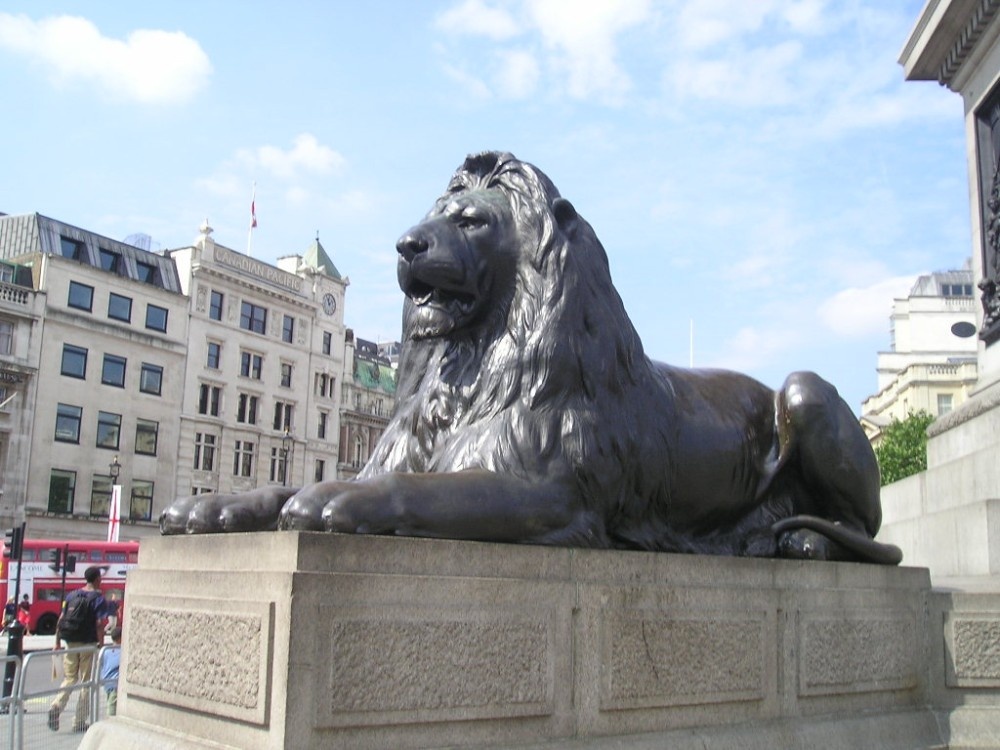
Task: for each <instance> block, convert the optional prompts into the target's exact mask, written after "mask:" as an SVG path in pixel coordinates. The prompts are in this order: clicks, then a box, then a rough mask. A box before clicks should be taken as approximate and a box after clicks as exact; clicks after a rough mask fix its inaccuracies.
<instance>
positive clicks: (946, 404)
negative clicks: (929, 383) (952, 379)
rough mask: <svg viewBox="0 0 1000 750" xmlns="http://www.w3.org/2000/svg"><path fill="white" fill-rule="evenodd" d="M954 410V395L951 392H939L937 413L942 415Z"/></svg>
mask: <svg viewBox="0 0 1000 750" xmlns="http://www.w3.org/2000/svg"><path fill="white" fill-rule="evenodd" d="M951 410H952V395H951V394H950V393H939V394H938V395H937V413H938V416H939V417H940V416H941V415H942V414H947V413H948V412H950V411H951Z"/></svg>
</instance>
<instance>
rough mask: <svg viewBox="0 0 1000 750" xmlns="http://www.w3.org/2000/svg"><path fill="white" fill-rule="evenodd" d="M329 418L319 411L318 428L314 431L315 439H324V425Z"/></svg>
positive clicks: (326, 414)
mask: <svg viewBox="0 0 1000 750" xmlns="http://www.w3.org/2000/svg"><path fill="white" fill-rule="evenodd" d="M329 417H330V415H329V414H328V413H327V412H325V411H321V412H320V413H319V427H318V429H317V430H316V437H318V438H319V439H320V440H325V439H326V424H327V420H328V419H329Z"/></svg>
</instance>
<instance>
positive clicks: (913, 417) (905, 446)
mask: <svg viewBox="0 0 1000 750" xmlns="http://www.w3.org/2000/svg"><path fill="white" fill-rule="evenodd" d="M933 421H934V417H933V416H932V415H930V414H928V413H927V412H926V411H924V410H922V409H921V410H920V411H918V412H910V414H908V415H907V417H906V419H904V420H903V421H902V422H900V421H899V420H898V419H894V420H892V424H890V425H889V426H888V427H886V428H885V429H884V430H883V431H882V442H880V443H879V444H878V445H877V446H875V457H876V458H877V459H878V467H879V471H880V472H881V473H882V484H883V486H884V485H887V484H891V483H892V482H898V481H899V480H900V479H905V478H906V477H908V476H911V475H913V474H916V473H917V472H920V471H923V470H924V469H926V468H927V426H928V425H930V423H931V422H933Z"/></svg>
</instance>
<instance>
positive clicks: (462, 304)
mask: <svg viewBox="0 0 1000 750" xmlns="http://www.w3.org/2000/svg"><path fill="white" fill-rule="evenodd" d="M406 293H407V295H408V296H409V298H410V299H411V300H413V302H414V303H415V304H417V305H434V306H435V307H442V308H449V309H450V308H457V309H458V310H459V311H461V312H469V311H470V310H472V308H473V306H475V304H476V296H475V295H474V294H469V293H467V292H461V291H458V290H453V291H449V290H445V289H442V288H440V287H436V286H431V285H430V284H425V283H424V282H422V281H413V282H412V283H411V284H410V288H409V289H407V290H406Z"/></svg>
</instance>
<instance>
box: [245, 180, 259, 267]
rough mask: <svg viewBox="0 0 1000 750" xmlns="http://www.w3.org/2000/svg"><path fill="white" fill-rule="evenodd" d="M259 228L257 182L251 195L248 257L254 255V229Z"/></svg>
mask: <svg viewBox="0 0 1000 750" xmlns="http://www.w3.org/2000/svg"><path fill="white" fill-rule="evenodd" d="M255 226H257V180H254V181H253V192H251V193H250V230H249V231H248V232H247V255H253V228H254V227H255Z"/></svg>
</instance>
